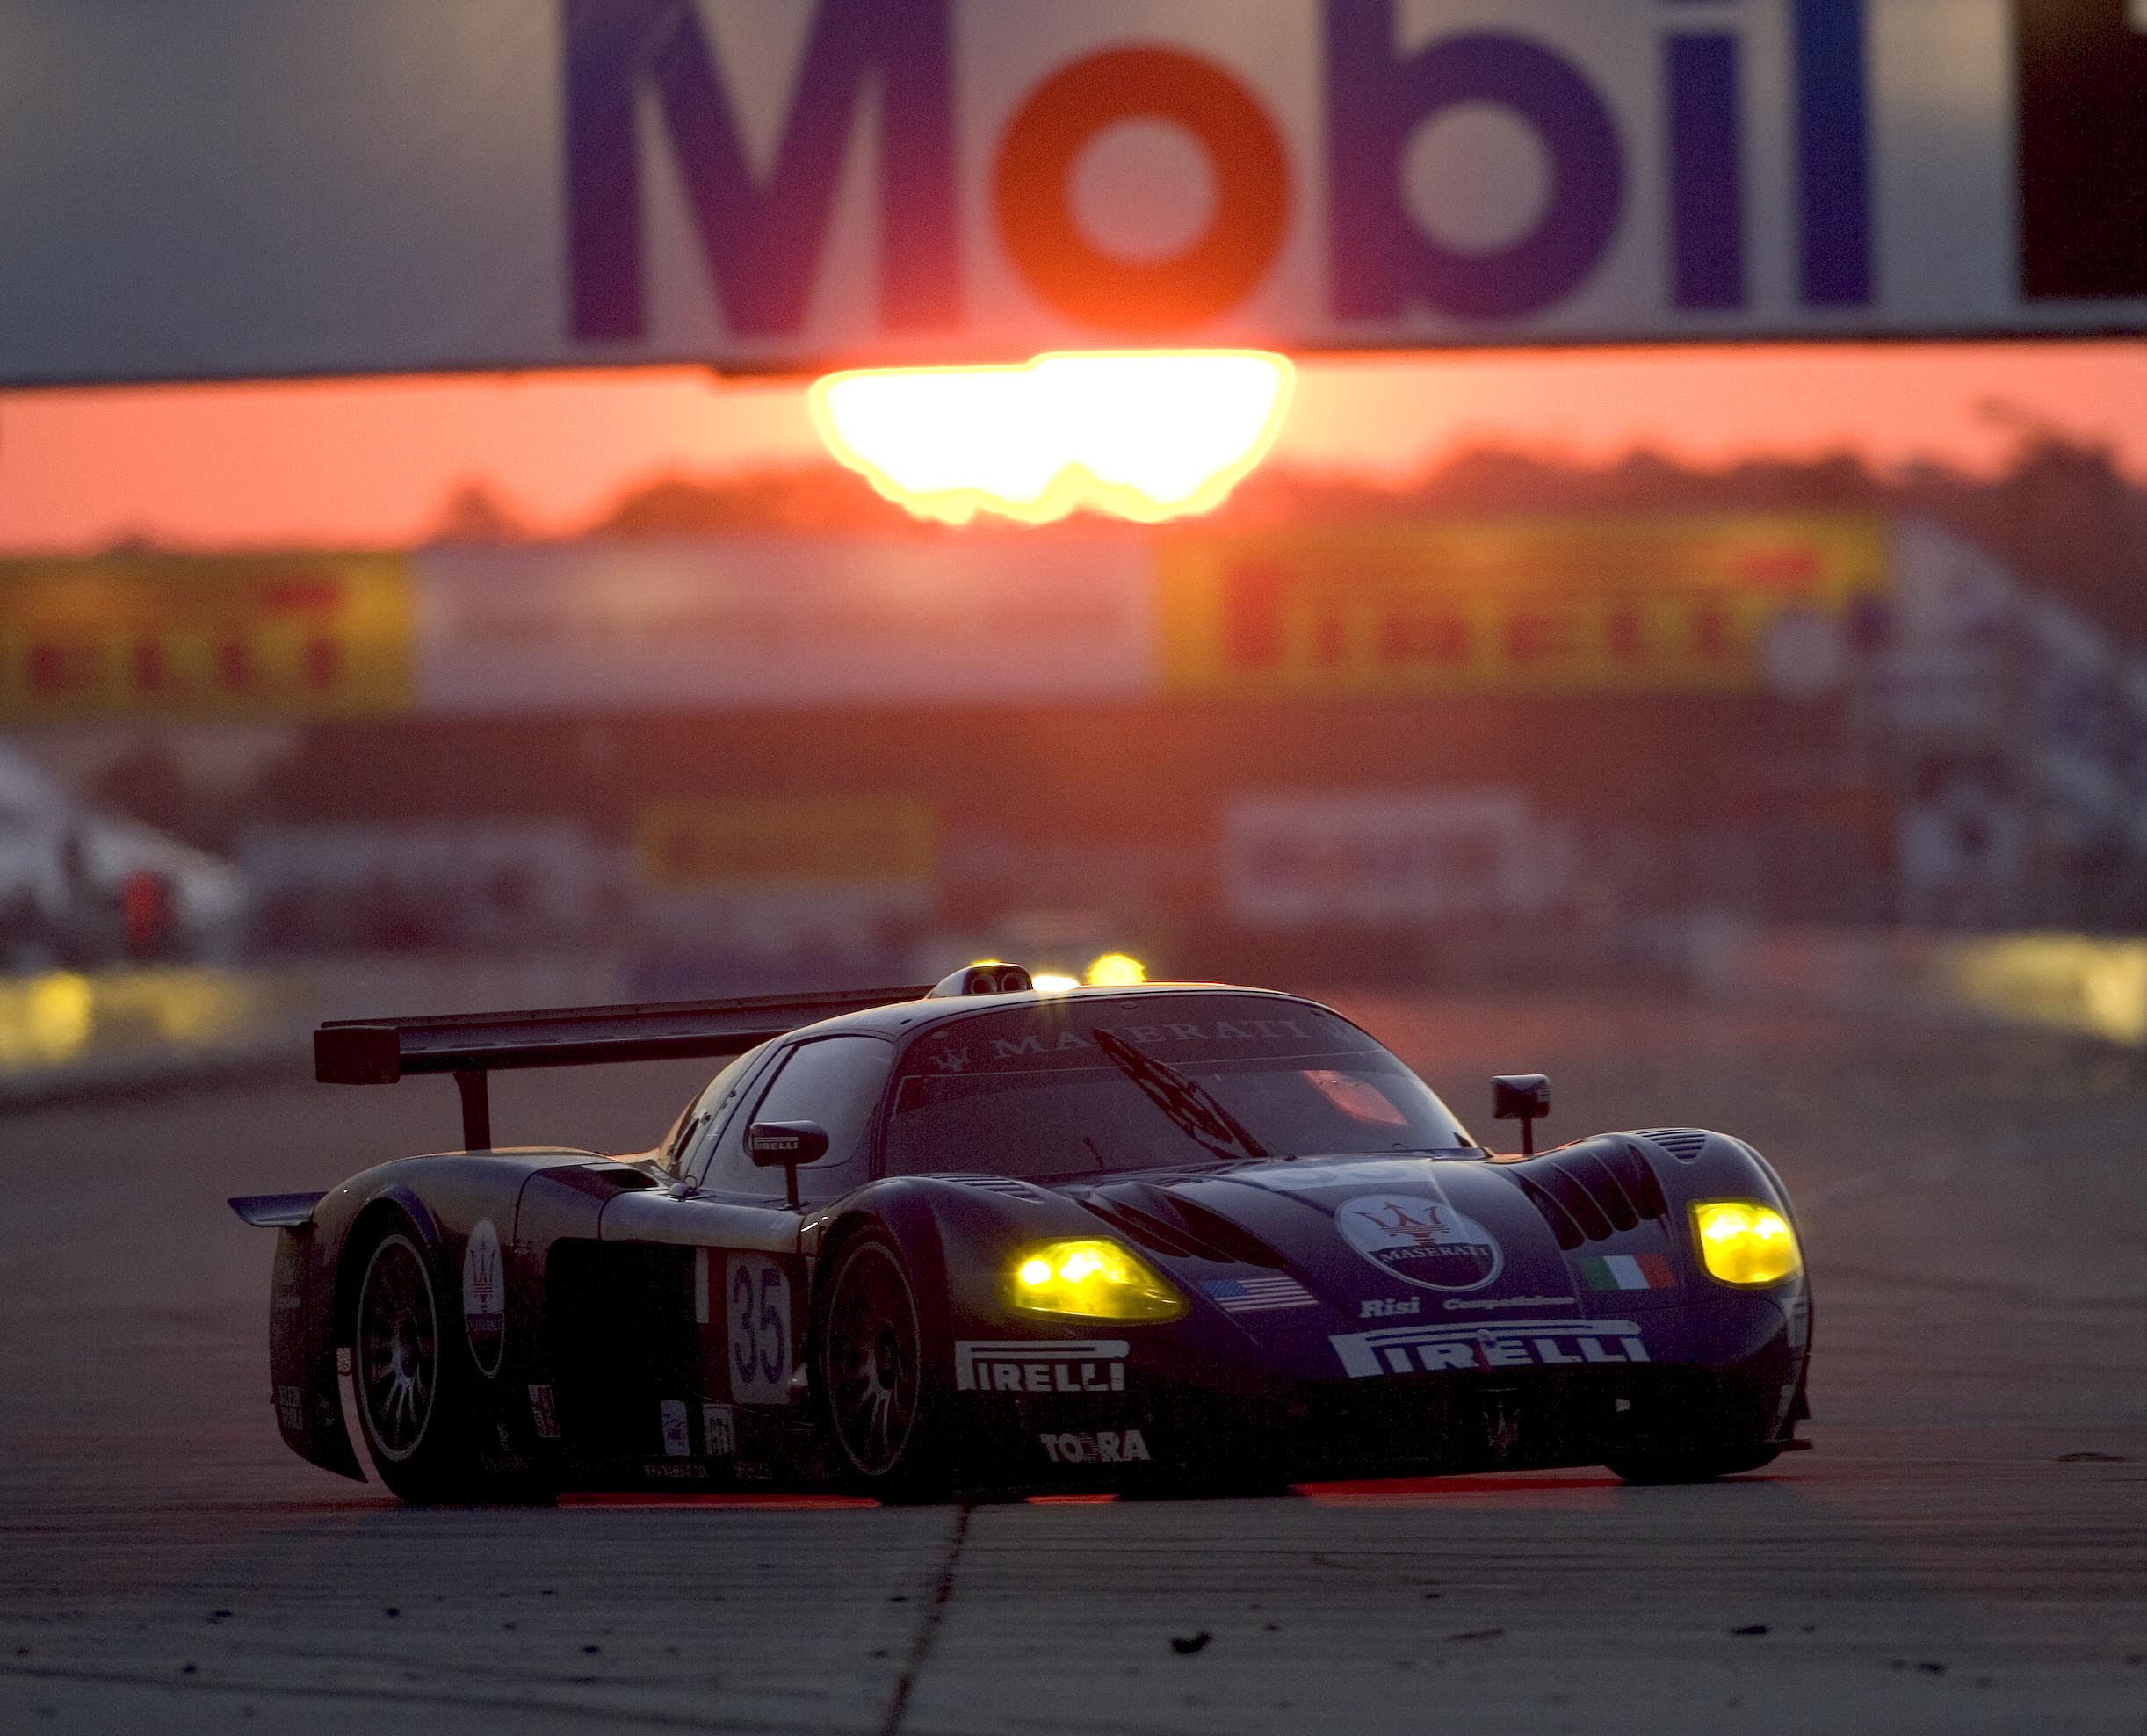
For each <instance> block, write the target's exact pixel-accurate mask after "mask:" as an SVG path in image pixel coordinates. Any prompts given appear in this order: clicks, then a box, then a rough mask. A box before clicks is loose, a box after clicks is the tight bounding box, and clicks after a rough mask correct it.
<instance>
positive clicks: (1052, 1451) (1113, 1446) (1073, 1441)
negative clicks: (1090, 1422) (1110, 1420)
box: [1037, 1429, 1149, 1465]
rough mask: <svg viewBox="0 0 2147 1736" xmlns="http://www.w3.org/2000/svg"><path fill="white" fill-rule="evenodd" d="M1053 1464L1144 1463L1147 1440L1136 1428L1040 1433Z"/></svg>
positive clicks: (1045, 1450)
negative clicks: (1082, 1432)
mask: <svg viewBox="0 0 2147 1736" xmlns="http://www.w3.org/2000/svg"><path fill="white" fill-rule="evenodd" d="M1037 1442H1038V1443H1039V1444H1040V1445H1041V1446H1042V1447H1043V1449H1044V1454H1045V1458H1048V1459H1050V1460H1051V1462H1052V1464H1053V1465H1146V1464H1147V1463H1148V1462H1149V1459H1148V1443H1147V1441H1146V1439H1145V1438H1144V1437H1143V1436H1142V1435H1141V1432H1140V1430H1139V1429H1098V1430H1097V1431H1096V1432H1095V1434H1093V1435H1088V1434H1076V1435H1039V1436H1037Z"/></svg>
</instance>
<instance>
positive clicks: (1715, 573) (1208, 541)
mask: <svg viewBox="0 0 2147 1736" xmlns="http://www.w3.org/2000/svg"><path fill="white" fill-rule="evenodd" d="M1891 576H1892V575H1891V563H1890V539H1889V537H1888V535H1887V532H1886V528H1885V526H1884V524H1883V522H1882V521H1880V520H1878V519H1876V518H1869V517H1826V516H1823V515H1811V516H1805V517H1765V516H1737V517H1731V516H1726V515H1725V516H1722V517H1707V516H1701V517H1663V518H1645V517H1635V518H1625V517H1605V518H1570V519H1564V520H1560V519H1556V518H1545V519H1512V520H1507V521H1487V522H1476V523H1467V522H1464V523H1410V522H1408V521H1406V520H1404V521H1397V522H1394V523H1392V524H1379V523H1372V524H1358V525H1346V526H1333V527H1322V528H1311V529H1302V530H1290V531H1275V532H1259V533H1254V534H1249V535H1240V536H1204V537H1191V536H1188V537H1181V538H1175V539H1171V540H1169V541H1167V542H1166V543H1164V544H1163V545H1161V546H1160V553H1159V557H1158V570H1157V574H1156V587H1157V610H1158V618H1159V622H1160V662H1161V665H1162V673H1163V681H1164V684H1165V685H1166V687H1167V688H1168V689H1170V690H1172V691H1179V692H1200V693H1206V692H1215V693H1233V694H1240V695H1246V696H1268V697H1275V698H1281V697H1285V696H1288V695H1291V694H1305V695H1317V696H1325V697H1340V696H1343V695H1348V694H1363V695H1371V694H1407V693H1442V692H1451V691H1456V690H1457V689H1469V688H1478V689H1504V690H1508V691H1537V692H1558V691H1589V690H1594V691H1658V692H1659V691H1707V690H1710V689H1711V690H1717V691H1735V690H1739V689H1746V690H1752V689H1759V688H1761V687H1765V688H1767V689H1770V690H1773V691H1788V692H1813V691H1822V690H1824V689H1825V688H1828V687H1830V686H1832V685H1833V684H1835V683H1836V682H1837V681H1838V680H1839V679H1840V674H1841V670H1842V663H1843V657H1844V654H1845V649H1846V643H1845V641H1846V640H1847V637H1848V636H1849V634H1850V633H1852V631H1853V628H1854V622H1853V619H1852V613H1853V611H1854V610H1855V608H1856V607H1857V605H1858V604H1860V603H1869V602H1873V601H1876V599H1877V598H1878V597H1880V596H1881V595H1882V594H1883V592H1884V591H1885V590H1886V589H1887V587H1888V585H1889V584H1890V582H1891Z"/></svg>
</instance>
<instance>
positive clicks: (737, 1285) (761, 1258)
mask: <svg viewBox="0 0 2147 1736" xmlns="http://www.w3.org/2000/svg"><path fill="white" fill-rule="evenodd" d="M724 1284H725V1291H726V1294H727V1296H728V1298H729V1301H728V1304H727V1309H726V1312H727V1316H728V1319H729V1321H730V1344H731V1398H732V1400H734V1402H736V1403H738V1404H742V1405H779V1404H783V1403H784V1402H786V1401H787V1400H789V1398H790V1384H791V1284H790V1279H789V1278H788V1277H785V1276H784V1271H783V1268H782V1267H781V1266H779V1265H777V1263H776V1262H774V1261H773V1260H770V1259H769V1258H767V1257H766V1256H765V1255H757V1254H734V1255H731V1257H730V1261H729V1262H728V1264H727V1266H726V1268H725V1270H724Z"/></svg>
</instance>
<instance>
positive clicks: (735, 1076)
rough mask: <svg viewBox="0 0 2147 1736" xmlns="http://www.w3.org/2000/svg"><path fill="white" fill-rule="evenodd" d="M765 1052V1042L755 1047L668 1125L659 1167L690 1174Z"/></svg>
mask: <svg viewBox="0 0 2147 1736" xmlns="http://www.w3.org/2000/svg"><path fill="white" fill-rule="evenodd" d="M767 1052H768V1045H766V1044H765V1043H761V1044H757V1045H755V1046H754V1047H752V1048H750V1049H748V1050H747V1051H746V1052H745V1053H744V1054H742V1055H741V1056H739V1057H738V1059H737V1060H734V1061H733V1062H731V1063H730V1065H729V1066H727V1067H725V1068H724V1069H723V1071H722V1072H720V1073H719V1074H717V1075H716V1076H715V1077H714V1078H713V1079H712V1080H710V1081H708V1084H707V1086H706V1088H705V1089H704V1090H703V1091H702V1092H701V1095H700V1096H698V1097H696V1098H695V1099H694V1100H693V1101H692V1102H691V1103H689V1104H687V1105H686V1110H685V1113H684V1114H683V1115H681V1116H680V1117H679V1118H678V1119H677V1121H676V1123H675V1124H674V1125H672V1128H671V1134H670V1137H669V1139H666V1140H665V1141H664V1146H663V1167H664V1168H667V1169H669V1170H670V1171H671V1172H672V1173H673V1174H675V1175H691V1174H692V1173H693V1171H694V1169H695V1168H696V1166H697V1165H698V1164H699V1163H700V1162H701V1161H702V1157H703V1154H705V1152H706V1151H707V1149H708V1146H709V1143H710V1141H712V1139H714V1138H715V1136H716V1134H717V1133H718V1132H720V1131H721V1130H722V1128H723V1125H724V1118H725V1117H726V1116H727V1114H728V1113H729V1112H730V1110H733V1109H734V1108H735V1107H736V1106H737V1102H738V1094H739V1093H740V1092H741V1090H743V1089H745V1086H746V1081H748V1079H749V1078H751V1077H752V1074H753V1070H754V1069H755V1067H758V1066H759V1065H760V1063H761V1060H762V1057H763V1056H764V1055H766V1054H767Z"/></svg>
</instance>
